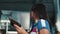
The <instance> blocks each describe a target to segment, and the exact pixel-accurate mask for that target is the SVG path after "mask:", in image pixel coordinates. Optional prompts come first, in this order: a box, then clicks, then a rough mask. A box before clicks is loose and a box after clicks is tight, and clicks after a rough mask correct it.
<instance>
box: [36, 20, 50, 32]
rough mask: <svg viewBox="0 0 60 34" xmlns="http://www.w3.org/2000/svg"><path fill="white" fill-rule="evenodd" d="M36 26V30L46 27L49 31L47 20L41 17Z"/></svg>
mask: <svg viewBox="0 0 60 34" xmlns="http://www.w3.org/2000/svg"><path fill="white" fill-rule="evenodd" d="M37 28H38V32H39V31H40V30H41V29H44V28H45V29H47V30H48V31H50V26H49V22H48V21H47V20H43V19H41V20H39V21H38V24H37Z"/></svg>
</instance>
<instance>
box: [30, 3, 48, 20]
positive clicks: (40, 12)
mask: <svg viewBox="0 0 60 34" xmlns="http://www.w3.org/2000/svg"><path fill="white" fill-rule="evenodd" d="M31 10H32V11H33V12H34V13H35V15H36V16H35V17H37V18H39V19H47V18H48V16H47V12H46V6H45V5H43V4H35V5H33V6H32V8H31Z"/></svg>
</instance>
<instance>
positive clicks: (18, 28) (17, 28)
mask: <svg viewBox="0 0 60 34" xmlns="http://www.w3.org/2000/svg"><path fill="white" fill-rule="evenodd" d="M14 27H15V29H16V30H17V31H18V32H20V30H21V28H20V27H19V26H17V25H16V24H14Z"/></svg>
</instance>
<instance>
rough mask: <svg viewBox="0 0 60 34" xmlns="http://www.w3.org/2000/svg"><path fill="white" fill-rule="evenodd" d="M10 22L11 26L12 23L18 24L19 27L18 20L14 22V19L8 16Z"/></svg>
mask: <svg viewBox="0 0 60 34" xmlns="http://www.w3.org/2000/svg"><path fill="white" fill-rule="evenodd" d="M9 20H10V23H11V25H12V26H14V24H16V25H18V26H19V27H21V24H19V23H18V22H16V21H15V20H13V19H12V18H9Z"/></svg>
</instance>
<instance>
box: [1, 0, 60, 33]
mask: <svg viewBox="0 0 60 34" xmlns="http://www.w3.org/2000/svg"><path fill="white" fill-rule="evenodd" d="M38 3H43V4H44V5H46V9H47V12H48V16H49V18H50V20H51V22H52V24H53V25H52V31H51V34H56V33H57V32H60V25H59V24H60V23H59V22H60V18H59V17H60V12H59V11H60V7H59V5H60V1H59V0H0V32H1V33H2V34H5V33H6V34H7V33H8V32H9V31H10V32H12V31H13V32H15V29H14V28H13V27H12V26H11V25H10V22H9V19H8V18H9V16H11V17H12V18H13V19H14V20H15V21H17V22H18V23H19V24H21V25H22V26H23V27H24V29H26V30H27V31H29V30H30V29H31V27H32V22H33V21H31V20H30V11H31V7H32V5H33V4H38ZM10 32H9V33H10ZM15 33H16V32H15Z"/></svg>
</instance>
